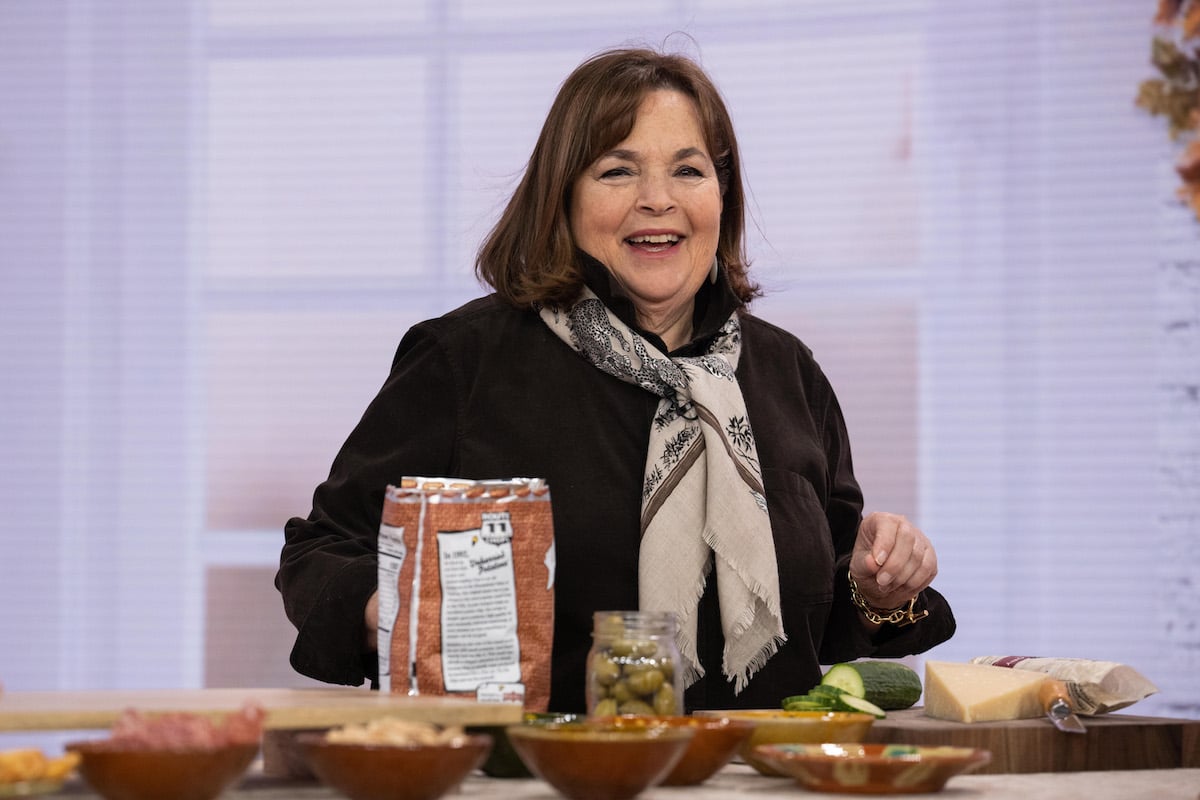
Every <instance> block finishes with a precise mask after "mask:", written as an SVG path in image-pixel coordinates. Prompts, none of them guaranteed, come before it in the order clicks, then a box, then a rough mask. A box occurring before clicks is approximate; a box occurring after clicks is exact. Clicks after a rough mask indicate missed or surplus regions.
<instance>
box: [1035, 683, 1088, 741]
mask: <svg viewBox="0 0 1200 800" xmlns="http://www.w3.org/2000/svg"><path fill="white" fill-rule="evenodd" d="M1038 699H1039V700H1041V703H1042V708H1043V709H1044V710H1045V712H1046V717H1047V718H1048V719H1049V720H1050V721H1051V722H1053V723H1054V727H1056V728H1058V729H1059V730H1060V731H1062V732H1064V733H1087V728H1085V727H1084V725H1083V722H1082V721H1081V720H1080V719H1079V717H1078V716H1076V714H1075V712H1074V710H1072V708H1071V693H1070V692H1069V691H1068V690H1067V684H1065V683H1064V682H1062V681H1060V680H1057V679H1055V678H1047V679H1046V680H1045V681H1044V682H1043V683H1042V688H1041V690H1040V691H1039V692H1038Z"/></svg>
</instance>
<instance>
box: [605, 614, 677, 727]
mask: <svg viewBox="0 0 1200 800" xmlns="http://www.w3.org/2000/svg"><path fill="white" fill-rule="evenodd" d="M592 626H593V627H592V649H591V651H590V652H589V653H588V661H587V708H588V714H589V715H590V716H593V717H608V716H613V715H615V714H640V715H643V716H646V715H677V714H682V713H683V690H682V689H677V688H676V685H675V667H676V665H678V664H679V646H678V645H676V643H675V615H674V614H671V613H670V612H657V611H597V612H596V613H595V614H594V615H593V623H592Z"/></svg>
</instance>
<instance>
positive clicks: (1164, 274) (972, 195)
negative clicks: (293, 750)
mask: <svg viewBox="0 0 1200 800" xmlns="http://www.w3.org/2000/svg"><path fill="white" fill-rule="evenodd" d="M1155 5H1156V3H1155V2H1153V0H1143V1H1142V2H1131V1H1130V0H1067V1H1066V2H1053V3H1052V2H1036V0H1012V1H1011V2H1006V3H972V2H962V0H889V1H888V2H876V3H845V2H834V1H833V0H824V1H823V2H822V1H820V0H747V2H741V3H737V4H729V3H725V2H719V0H636V2H635V1H634V0H610V1H609V2H608V3H604V4H596V3H587V4H582V3H580V4H572V3H565V2H563V1H562V0H514V2H507V3H493V2H487V1H486V0H456V1H455V0H448V1H447V2H441V0H420V1H413V2H406V1H404V0H339V2H336V3H333V2H328V3H324V2H315V0H303V1H302V0H173V2H161V0H96V1H95V2H87V1H86V0H0V376H2V377H0V382H2V386H3V389H2V390H0V509H3V514H2V516H0V681H2V682H3V684H4V685H5V686H6V687H7V688H8V689H9V690H44V689H81V688H148V687H199V686H302V685H307V684H309V683H310V682H308V681H307V680H306V679H303V678H301V677H300V676H298V675H296V674H294V673H293V672H292V671H291V669H290V667H289V666H288V663H287V653H288V650H289V648H290V645H291V637H292V630H291V628H290V625H289V624H288V622H287V621H286V619H285V618H284V616H283V612H282V608H281V604H280V601H279V597H278V595H277V593H276V591H275V589H274V587H273V585H272V578H273V574H274V569H275V565H276V563H277V558H278V550H279V546H280V544H281V542H282V526H283V523H284V521H285V520H286V519H287V518H288V517H290V516H293V515H297V514H298V515H304V514H306V513H307V512H308V509H309V502H310V497H311V492H312V489H313V488H314V487H315V486H316V484H317V483H319V482H320V481H321V480H322V479H323V478H324V476H325V474H326V472H327V470H328V466H329V463H330V461H331V459H332V457H333V455H334V453H335V451H336V449H337V447H338V446H339V445H340V443H341V441H342V439H343V438H344V437H345V435H346V434H347V433H348V432H349V430H350V427H351V426H352V425H353V424H354V422H355V421H356V420H357V418H358V416H359V414H361V412H362V410H363V408H364V407H365V405H366V403H367V402H368V401H369V400H370V398H371V397H372V396H373V394H374V392H375V391H376V389H377V388H378V386H379V385H380V383H381V382H382V380H383V378H384V377H385V375H386V373H387V370H388V367H389V365H390V359H391V355H392V352H393V350H394V348H395V345H396V344H397V342H398V341H399V338H400V336H401V335H402V334H403V332H404V331H405V330H406V329H407V327H408V326H409V325H411V324H412V323H413V322H415V321H417V320H420V319H423V318H427V317H430V316H434V315H437V314H440V313H442V312H444V311H446V310H449V309H450V308H452V307H454V306H456V305H458V304H459V303H460V302H462V301H465V300H466V299H469V298H470V297H473V296H476V295H478V294H479V293H480V292H481V289H480V287H479V286H478V285H477V284H476V283H475V281H474V280H473V278H472V274H471V267H472V261H473V255H474V249H475V246H476V245H477V243H478V241H479V239H480V237H481V236H482V235H483V233H484V232H485V231H486V230H487V229H488V227H489V226H490V223H491V221H492V220H493V219H494V218H495V214H496V212H497V210H498V205H499V204H500V203H501V202H502V201H503V199H504V198H505V196H506V193H507V192H508V191H509V190H510V189H511V188H512V186H513V185H514V181H515V179H516V177H517V176H518V175H519V173H520V171H521V169H522V167H523V165H524V162H525V159H526V158H527V157H528V154H529V152H530V150H531V148H532V146H533V142H534V138H535V137H536V134H537V131H538V129H539V127H540V124H541V121H542V118H543V116H544V114H545V112H546V110H547V109H548V107H549V104H550V101H551V99H552V97H553V94H554V92H555V90H556V89H557V87H558V84H559V83H560V82H561V80H562V79H563V78H564V77H565V76H566V74H567V73H568V72H569V71H570V70H571V69H572V68H573V67H574V66H575V65H576V64H577V63H579V62H580V61H581V60H582V59H584V58H585V57H586V56H588V55H590V54H591V53H593V52H595V51H596V50H598V49H601V48H604V47H609V46H613V45H620V44H650V45H660V44H662V43H664V42H666V43H667V46H668V47H669V48H673V49H683V50H685V51H686V52H689V53H691V54H693V55H694V56H696V57H697V58H698V59H699V60H700V61H701V62H702V64H703V65H704V66H705V67H706V68H707V69H708V70H709V71H710V73H711V74H712V75H713V76H714V77H715V79H716V81H717V82H718V84H719V86H720V87H721V88H722V90H723V92H724V94H725V96H726V98H727V101H728V103H729V105H730V107H731V110H732V112H733V115H734V122H735V125H736V126H737V130H738V135H739V138H740V144H741V148H742V154H743V158H744V162H745V172H746V177H747V180H748V182H749V190H750V194H751V197H752V213H753V221H752V224H751V230H752V232H753V240H752V243H751V244H752V252H753V256H754V259H755V264H756V274H757V277H758V279H759V280H760V281H761V282H762V283H763V285H764V287H765V288H766V289H767V291H768V296H767V297H766V298H765V299H764V300H762V301H760V302H759V303H758V304H757V305H756V306H755V310H756V311H757V312H758V313H759V314H760V315H761V316H764V317H766V318H768V319H770V320H772V321H774V322H777V323H778V324H780V325H783V326H785V327H787V328H789V329H791V330H793V331H794V332H796V333H797V334H798V335H799V336H800V337H801V338H803V339H804V340H805V341H806V342H807V343H808V344H809V345H810V346H811V347H812V348H813V349H814V350H815V352H816V355H817V357H818V359H819V360H820V362H821V363H822V365H823V366H824V367H825V368H826V370H827V372H828V373H829V374H830V376H831V378H832V379H833V381H834V384H835V386H836V387H837V388H838V390H839V393H840V396H841V398H842V401H843V405H844V406H845V409H846V412H847V416H848V420H849V424H850V428H851V434H852V437H853V441H854V445H855V458H856V464H857V471H858V474H859V477H860V480H861V482H862V484H863V486H864V489H865V492H866V497H867V504H868V508H869V509H879V510H891V511H897V512H900V513H904V514H907V515H909V516H911V517H912V518H913V519H914V520H916V521H917V522H918V524H920V525H921V526H922V527H923V528H924V529H925V530H926V532H927V533H928V534H929V535H930V536H931V537H932V538H933V539H934V541H935V543H936V545H937V546H938V548H939V556H940V565H941V573H940V575H939V577H938V580H937V583H936V585H937V587H938V588H939V589H941V590H942V591H943V592H944V593H945V594H946V595H947V596H948V597H949V598H950V600H951V602H952V603H953V606H954V608H955V611H956V613H957V616H958V621H959V631H958V634H957V636H956V637H955V638H954V639H953V640H951V641H950V642H948V643H947V644H945V645H943V646H941V647H939V648H937V649H936V650H935V651H933V652H932V653H931V654H929V655H931V656H932V657H936V658H941V659H949V660H966V659H968V658H970V657H972V656H975V655H984V654H1023V655H1061V656H1079V657H1086V658H1096V659H1105V660H1114V661H1120V662H1124V663H1128V664H1131V665H1133V666H1135V667H1137V668H1138V669H1139V670H1141V671H1142V672H1143V673H1145V674H1146V675H1147V676H1148V677H1150V678H1151V679H1152V680H1153V681H1155V682H1156V683H1157V684H1158V686H1159V687H1160V689H1161V693H1160V694H1159V695H1156V696H1155V697H1153V698H1151V699H1149V700H1147V701H1145V702H1144V703H1142V704H1139V705H1138V706H1137V707H1136V710H1137V711H1138V712H1139V713H1161V714H1170V715H1178V716H1193V717H1200V681H1198V680H1197V678H1196V675H1197V674H1200V630H1198V628H1197V624H1196V621H1195V614H1194V609H1195V608H1196V607H1197V603H1198V602H1200V586H1198V579H1200V569H1197V568H1196V566H1195V558H1194V553H1195V550H1196V549H1197V545H1198V544H1200V400H1198V398H1197V393H1196V387H1197V386H1198V385H1200V366H1198V365H1200V223H1197V222H1195V220H1193V219H1191V218H1190V217H1189V215H1188V213H1187V212H1186V211H1185V210H1183V209H1182V208H1180V207H1179V206H1178V205H1176V204H1175V203H1174V202H1173V200H1172V196H1171V195H1172V190H1173V178H1172V173H1171V169H1170V164H1171V160H1172V158H1173V157H1174V152H1175V151H1174V150H1173V149H1172V146H1171V144H1170V142H1169V140H1168V139H1167V136H1166V133H1165V130H1164V126H1163V124H1162V123H1161V121H1159V120H1154V119H1151V118H1149V117H1147V116H1146V115H1144V114H1143V113H1142V112H1140V111H1139V110H1137V109H1136V108H1135V107H1134V105H1133V97H1134V96H1135V94H1136V91H1137V84H1138V82H1139V81H1140V80H1142V79H1143V78H1145V77H1148V76H1149V75H1150V74H1151V67H1150V65H1149V63H1148V58H1149V48H1150V39H1151V36H1152V33H1153V28H1152V25H1151V18H1152V16H1153V13H1154V9H1155ZM800 688H803V687H800Z"/></svg>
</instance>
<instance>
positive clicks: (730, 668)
mask: <svg viewBox="0 0 1200 800" xmlns="http://www.w3.org/2000/svg"><path fill="white" fill-rule="evenodd" d="M541 316H542V320H543V321H545V323H546V325H548V326H549V327H550V330H552V331H554V333H555V334H556V335H557V336H558V337H559V338H560V339H562V340H563V341H564V342H566V343H567V344H569V345H570V346H571V347H572V348H573V349H574V350H576V351H577V352H579V353H580V355H582V356H583V357H584V358H586V359H587V360H588V361H589V362H590V363H591V364H592V365H593V366H595V367H597V368H599V369H600V370H601V371H603V372H606V373H608V374H609V375H612V376H613V377H616V378H619V379H620V380H623V381H626V382H628V383H632V384H635V385H637V386H640V387H642V388H643V389H645V390H646V391H648V392H652V393H654V394H656V395H658V396H659V397H661V398H662V401H661V402H660V403H659V404H658V410H657V411H656V413H655V416H654V422H653V424H652V426H651V429H650V448H649V451H648V453H647V458H646V476H645V482H644V484H643V489H642V521H641V527H642V530H641V536H642V538H641V550H640V553H639V561H638V595H639V598H640V604H641V607H642V609H643V610H649V611H671V612H674V614H675V617H676V620H677V621H678V624H679V633H678V643H679V650H680V655H681V656H682V657H683V660H684V664H683V667H684V669H683V672H682V675H683V678H684V686H688V685H691V684H692V683H694V682H695V681H696V680H697V679H698V678H699V677H701V676H702V675H703V674H704V668H703V666H702V665H701V664H700V660H699V658H698V656H697V653H696V617H697V612H698V609H699V603H700V596H701V595H702V594H703V593H704V585H705V581H706V580H707V578H708V575H709V572H710V571H711V570H712V568H713V565H714V564H715V566H716V575H717V593H718V598H719V599H720V606H721V628H722V631H723V632H724V635H725V651H724V654H723V660H722V665H721V667H722V671H723V672H724V674H725V677H726V678H727V679H728V680H731V681H734V691H735V693H737V692H741V691H742V689H744V688H745V686H746V684H747V683H748V682H749V680H750V676H752V675H753V674H754V673H755V672H757V671H758V670H759V669H760V668H761V667H762V666H763V664H765V663H766V662H767V659H769V658H770V657H771V656H772V655H774V654H775V651H776V650H778V648H779V645H780V644H782V643H783V642H784V641H786V638H787V637H786V636H785V635H784V632H783V617H782V613H781V611H780V605H779V573H778V571H777V568H776V563H775V545H774V540H773V539H772V537H771V524H770V520H769V518H768V516H767V503H766V499H765V497H764V495H763V488H762V473H761V470H760V467H759V463H758V452H757V450H756V449H755V446H754V435H753V434H752V433H751V431H750V423H749V421H748V419H747V415H746V402H745V400H744V399H743V398H742V392H741V387H739V386H738V382H737V377H736V376H735V374H734V370H735V369H736V368H737V363H738V356H739V355H740V353H741V345H742V332H741V325H740V323H739V321H738V317H737V314H736V313H734V314H733V315H732V316H730V318H729V320H728V321H727V322H726V323H725V324H724V325H723V326H722V327H721V330H720V332H719V333H718V334H717V336H716V338H715V339H714V341H713V344H712V346H711V347H710V348H709V350H708V352H707V353H705V354H704V355H702V356H697V357H687V358H668V357H667V356H665V355H663V354H662V353H660V352H659V351H658V349H657V348H655V347H654V346H653V345H651V344H650V343H649V342H647V341H646V340H645V339H644V338H642V337H641V336H639V335H638V334H637V333H635V332H634V331H633V330H631V329H630V328H629V326H627V325H626V324H625V323H624V322H622V321H621V320H620V319H618V318H617V316H616V315H615V314H613V313H612V311H610V310H609V309H608V308H607V307H606V306H605V305H604V303H603V302H602V301H601V300H600V299H599V298H598V297H596V295H595V294H594V293H593V292H592V291H591V290H589V289H587V288H586V287H585V288H584V292H583V296H582V298H581V299H580V300H579V301H578V302H577V303H576V304H575V305H574V306H573V307H571V308H570V309H569V310H567V311H565V312H559V311H554V310H550V309H545V308H543V309H541Z"/></svg>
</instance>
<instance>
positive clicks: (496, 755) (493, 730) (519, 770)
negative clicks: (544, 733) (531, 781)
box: [466, 711, 583, 778]
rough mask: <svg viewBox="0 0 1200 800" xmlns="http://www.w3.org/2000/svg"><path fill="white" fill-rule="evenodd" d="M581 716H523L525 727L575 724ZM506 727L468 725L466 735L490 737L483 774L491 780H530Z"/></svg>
mask: <svg viewBox="0 0 1200 800" xmlns="http://www.w3.org/2000/svg"><path fill="white" fill-rule="evenodd" d="M581 719H583V715H582V714H565V713H564V714H558V713H555V712H553V711H544V712H540V713H539V712H533V711H531V712H529V713H527V714H525V718H524V720H523V724H525V725H548V724H550V723H552V722H576V721H578V720H581ZM508 728H509V726H508V725H470V726H468V727H467V729H466V730H467V733H484V734H487V735H488V736H491V737H492V752H490V753H488V757H487V760H485V761H484V762H483V767H482V768H481V769H483V774H484V775H487V776H488V777H491V778H531V777H533V773H532V772H530V771H529V768H528V767H526V766H525V762H524V761H522V760H521V757H520V756H519V755H517V751H516V750H514V749H513V746H512V742H511V741H509V739H508Z"/></svg>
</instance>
